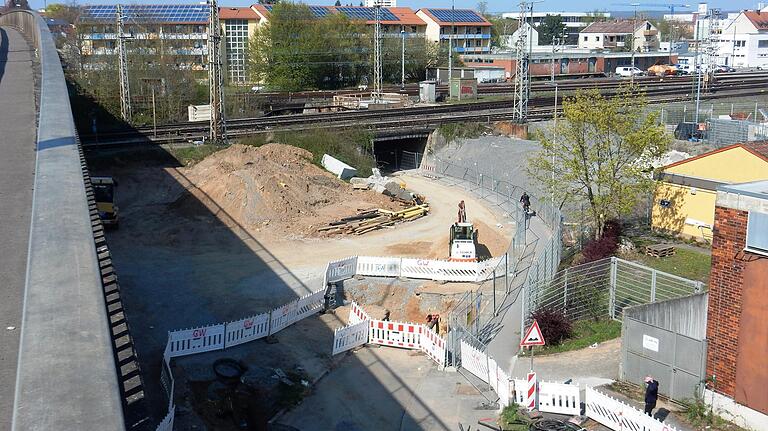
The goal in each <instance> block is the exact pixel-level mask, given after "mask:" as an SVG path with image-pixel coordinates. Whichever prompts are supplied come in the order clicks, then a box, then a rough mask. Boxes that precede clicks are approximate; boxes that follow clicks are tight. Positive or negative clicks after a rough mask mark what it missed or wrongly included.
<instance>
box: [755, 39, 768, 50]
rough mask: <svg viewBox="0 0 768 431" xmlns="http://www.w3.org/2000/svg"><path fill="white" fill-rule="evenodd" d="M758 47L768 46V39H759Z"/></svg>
mask: <svg viewBox="0 0 768 431" xmlns="http://www.w3.org/2000/svg"><path fill="white" fill-rule="evenodd" d="M757 47H758V48H768V39H763V40H758V41H757Z"/></svg>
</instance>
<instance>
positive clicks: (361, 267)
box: [356, 256, 400, 277]
mask: <svg viewBox="0 0 768 431" xmlns="http://www.w3.org/2000/svg"><path fill="white" fill-rule="evenodd" d="M356 273H357V275H366V276H371V277H400V258H399V257H375V256H358V257H357V271H356Z"/></svg>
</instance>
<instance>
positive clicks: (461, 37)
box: [416, 8, 493, 54]
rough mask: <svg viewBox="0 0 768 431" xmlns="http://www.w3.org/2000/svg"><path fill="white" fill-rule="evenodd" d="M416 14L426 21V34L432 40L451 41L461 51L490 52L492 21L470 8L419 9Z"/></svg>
mask: <svg viewBox="0 0 768 431" xmlns="http://www.w3.org/2000/svg"><path fill="white" fill-rule="evenodd" d="M416 15H417V16H418V17H419V18H421V19H422V20H423V21H424V22H425V23H426V37H427V39H428V40H430V41H433V42H438V41H439V42H440V43H441V44H442V43H446V44H447V43H448V41H449V40H450V41H452V43H451V44H452V46H453V51H454V52H458V53H461V54H465V53H466V54H471V53H476V54H482V53H489V52H491V27H493V24H491V23H490V22H489V21H488V20H487V19H485V18H484V17H483V16H482V15H480V14H479V13H477V12H475V11H473V10H470V9H432V8H429V9H419V10H418V11H416Z"/></svg>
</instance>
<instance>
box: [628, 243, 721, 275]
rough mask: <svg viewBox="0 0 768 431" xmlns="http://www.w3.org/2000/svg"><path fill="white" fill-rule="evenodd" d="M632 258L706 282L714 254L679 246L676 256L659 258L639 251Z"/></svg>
mask: <svg viewBox="0 0 768 431" xmlns="http://www.w3.org/2000/svg"><path fill="white" fill-rule="evenodd" d="M632 260H634V261H636V262H638V263H640V264H643V265H646V266H650V267H651V268H653V269H656V270H659V271H664V272H667V273H669V274H673V275H677V276H679V277H685V278H689V279H691V280H698V281H703V282H705V283H706V282H707V280H708V279H709V269H710V266H711V263H712V256H710V255H708V254H706V253H702V252H698V251H695V250H690V249H687V248H682V247H677V250H676V251H675V255H674V256H669V257H660V258H657V257H651V256H646V255H644V254H639V253H638V254H637V256H636V257H635V258H634V259H632Z"/></svg>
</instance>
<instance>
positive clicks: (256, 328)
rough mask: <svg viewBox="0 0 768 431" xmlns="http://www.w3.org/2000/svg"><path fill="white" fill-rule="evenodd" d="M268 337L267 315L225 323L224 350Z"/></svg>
mask: <svg viewBox="0 0 768 431" xmlns="http://www.w3.org/2000/svg"><path fill="white" fill-rule="evenodd" d="M267 335H269V313H262V314H258V315H256V316H251V317H246V318H245V319H240V320H236V321H234V322H229V323H227V329H226V337H225V338H224V348H227V347H232V346H237V345H238V344H243V343H247V342H249V341H253V340H258V339H259V338H262V337H266V336H267Z"/></svg>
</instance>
